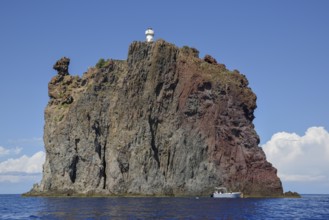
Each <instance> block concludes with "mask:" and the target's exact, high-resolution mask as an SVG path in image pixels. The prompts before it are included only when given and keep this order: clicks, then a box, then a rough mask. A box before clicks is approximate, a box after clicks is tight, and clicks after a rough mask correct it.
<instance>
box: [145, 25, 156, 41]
mask: <svg viewBox="0 0 329 220" xmlns="http://www.w3.org/2000/svg"><path fill="white" fill-rule="evenodd" d="M145 35H146V42H153V37H154V31H153V29H152V28H148V29H147V30H146V31H145Z"/></svg>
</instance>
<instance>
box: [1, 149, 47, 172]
mask: <svg viewBox="0 0 329 220" xmlns="http://www.w3.org/2000/svg"><path fill="white" fill-rule="evenodd" d="M44 161H45V153H44V152H43V151H39V152H37V153H35V154H34V155H32V156H31V157H28V156H26V155H24V156H22V157H20V158H18V159H12V158H10V159H8V160H6V161H4V162H1V163H0V174H6V173H27V174H33V173H41V172H42V165H43V163H44Z"/></svg>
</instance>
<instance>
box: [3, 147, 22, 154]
mask: <svg viewBox="0 0 329 220" xmlns="http://www.w3.org/2000/svg"><path fill="white" fill-rule="evenodd" d="M21 151H22V148H20V147H15V148H10V149H8V148H5V147H2V146H0V156H4V155H8V154H19V153H21Z"/></svg>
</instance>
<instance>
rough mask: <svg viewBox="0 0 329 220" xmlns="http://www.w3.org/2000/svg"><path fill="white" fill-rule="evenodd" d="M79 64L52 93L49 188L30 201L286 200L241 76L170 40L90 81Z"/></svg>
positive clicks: (108, 65) (103, 64)
mask: <svg viewBox="0 0 329 220" xmlns="http://www.w3.org/2000/svg"><path fill="white" fill-rule="evenodd" d="M69 63H70V59H69V58H66V57H64V58H62V59H60V60H59V61H57V62H56V64H55V65H54V69H55V70H57V71H58V74H57V75H56V76H54V77H53V78H52V79H51V81H50V82H49V84H48V94H49V97H50V99H49V103H48V105H47V107H46V109H45V126H44V144H45V150H46V161H45V164H44V167H43V178H42V181H41V183H40V184H35V185H34V187H33V189H32V190H31V191H30V192H29V193H28V195H90V196H92V195H105V196H107V195H108V196H111V195H122V196H135V195H137V196H138V195H139V196H196V195H197V196H208V195H210V194H211V193H212V192H213V190H214V187H217V186H224V187H226V188H228V189H229V190H231V191H241V192H243V193H244V195H249V196H281V195H283V190H282V185H281V181H280V179H279V178H278V176H277V170H276V169H275V168H274V167H273V166H272V165H271V164H270V163H269V162H267V161H266V157H265V154H264V152H263V150H262V148H260V147H259V146H258V145H259V137H258V135H257V133H256V131H255V129H254V125H253V119H254V110H255V108H256V95H255V94H254V93H253V92H252V90H251V88H250V87H249V86H248V80H247V79H246V77H245V76H244V75H243V74H240V73H239V71H237V70H234V71H230V70H228V69H227V68H226V67H225V65H223V64H220V63H218V62H217V61H216V59H214V58H213V57H211V56H209V55H206V56H205V57H204V59H200V58H199V52H198V50H196V49H194V48H190V47H187V46H184V47H182V48H179V47H177V46H175V45H173V44H170V43H168V42H166V41H164V40H157V41H156V42H133V43H132V44H131V45H130V47H129V52H128V59H127V60H112V59H109V60H100V62H99V63H97V65H96V66H95V67H92V68H89V69H88V71H87V72H85V73H84V74H83V76H82V77H79V76H72V75H70V74H69V68H68V67H69Z"/></svg>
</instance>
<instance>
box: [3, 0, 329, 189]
mask: <svg viewBox="0 0 329 220" xmlns="http://www.w3.org/2000/svg"><path fill="white" fill-rule="evenodd" d="M328 10H329V1H325V0H317V1H311V0H309V1H303V0H290V1H285V0H276V1H274V0H272V1H262V0H258V1H255V0H251V1H242V0H241V1H210V0H206V1H195V2H193V3H191V1H173V0H169V1H165V2H163V3H158V2H155V1H120V2H119V1H117V2H109V1H64V0H60V1H52V2H50V1H41V0H35V1H15V0H3V1H0V33H1V34H0V62H1V69H0V71H1V80H0V102H1V104H0V109H1V114H0V193H21V192H24V191H27V190H29V189H30V188H31V186H32V184H33V182H37V181H39V180H40V177H41V174H40V172H41V165H40V164H41V162H42V160H43V158H44V153H43V152H44V148H43V142H42V136H43V126H44V118H43V117H44V116H43V111H44V108H45V106H46V105H47V102H48V95H47V84H48V81H49V80H50V79H51V77H53V76H54V75H55V71H54V70H53V69H52V66H53V64H54V63H55V62H56V60H58V59H59V58H60V57H62V56H67V57H70V58H71V65H70V73H71V74H73V75H82V73H83V72H85V71H86V70H87V69H88V67H89V66H94V65H95V63H96V62H97V61H98V59H99V58H114V59H126V57H127V52H128V46H129V44H130V43H131V42H132V41H135V40H139V41H143V40H144V39H145V36H144V31H145V29H146V28H147V27H153V29H154V30H155V38H156V39H158V38H162V39H165V40H166V41H169V42H171V43H174V44H176V45H177V46H184V45H188V46H192V47H195V48H197V49H198V50H199V51H200V56H201V57H203V56H204V55H205V54H210V55H212V56H213V57H215V58H216V59H217V61H218V62H220V63H224V64H225V65H226V66H227V67H228V68H229V69H232V70H233V69H238V70H239V71H240V72H241V73H243V74H245V75H246V76H247V78H248V80H249V82H250V86H251V88H252V89H253V91H254V92H255V93H256V95H257V97H258V99H257V105H258V108H257V110H256V112H255V116H256V119H255V121H254V123H255V127H256V131H257V133H258V134H259V136H260V138H261V146H262V147H263V148H264V150H265V152H266V155H267V157H268V159H269V161H270V162H272V163H273V164H274V165H275V166H276V167H277V168H278V172H279V175H280V177H281V179H282V181H283V186H284V189H285V190H286V191H287V190H294V191H299V192H301V193H329V168H328V167H329V134H328V129H329V120H328V119H329V117H328V116H329V115H328V113H329V111H328V107H329V106H328V104H329V103H328V94H329V86H328V82H329V40H328V39H329V25H328V21H329V13H328ZM310 151H311V152H313V153H311V154H310V153H309V152H310ZM288 155H289V157H288ZM310 156H312V158H311V157H310ZM283 164H284V166H283ZM27 167H32V168H31V169H27ZM33 167H34V168H33Z"/></svg>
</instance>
